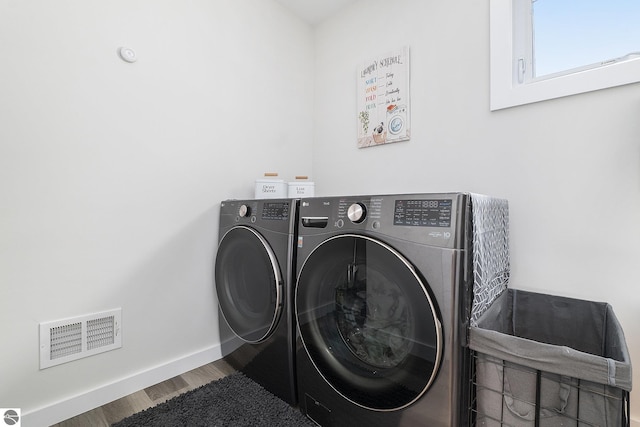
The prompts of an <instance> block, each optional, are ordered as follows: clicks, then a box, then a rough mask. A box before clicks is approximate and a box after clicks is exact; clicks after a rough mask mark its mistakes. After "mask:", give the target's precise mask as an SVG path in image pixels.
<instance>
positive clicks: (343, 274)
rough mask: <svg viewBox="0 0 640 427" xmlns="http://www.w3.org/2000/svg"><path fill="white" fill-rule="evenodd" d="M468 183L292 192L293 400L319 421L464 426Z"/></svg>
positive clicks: (468, 287) (469, 296)
mask: <svg viewBox="0 0 640 427" xmlns="http://www.w3.org/2000/svg"><path fill="white" fill-rule="evenodd" d="M471 233H472V230H471V201H470V196H469V195H468V194H463V193H450V194H403V195H381V196H347V197H326V198H322V197H317V198H309V199H304V198H303V199H301V202H300V210H299V229H298V245H297V246H298V248H297V269H298V275H297V284H296V292H295V299H294V301H295V313H296V318H297V322H298V336H297V346H296V363H297V371H298V390H299V405H300V409H301V410H302V412H303V413H305V414H306V415H307V416H308V417H309V418H311V419H312V420H314V421H315V422H316V423H318V424H319V425H321V426H356V425H360V426H382V427H384V426H412V427H413V426H429V427H438V426H455V427H459V426H464V425H466V423H467V421H468V420H467V416H466V414H467V409H468V407H469V402H468V398H469V390H468V387H469V381H468V369H469V368H468V366H469V361H468V357H469V355H468V348H467V347H466V342H465V337H466V331H467V328H468V324H467V322H468V320H469V313H470V305H471V303H472V286H473V277H472V276H473V274H472V273H471V270H472V267H471V266H472V259H471V248H470V246H471V239H472V236H471Z"/></svg>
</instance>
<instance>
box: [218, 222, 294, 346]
mask: <svg viewBox="0 0 640 427" xmlns="http://www.w3.org/2000/svg"><path fill="white" fill-rule="evenodd" d="M215 283H216V292H217V294H218V303H219V304H220V310H221V311H222V315H223V316H224V318H225V320H226V321H227V323H228V324H229V327H230V328H231V330H232V331H233V333H235V334H236V335H237V336H238V337H240V338H242V339H243V340H245V341H247V342H250V343H257V342H260V341H262V340H264V339H265V338H267V337H268V336H269V335H270V334H271V332H272V331H273V329H274V328H275V326H276V324H277V321H278V318H279V316H280V308H281V299H282V296H281V288H282V280H281V275H280V270H279V268H278V264H277V261H276V257H275V255H274V254H273V251H272V250H271V248H270V247H269V244H268V243H267V242H266V240H265V239H264V238H263V237H262V236H261V235H260V234H259V233H257V232H256V231H254V230H253V229H251V228H248V227H243V226H238V227H234V228H232V229H231V230H229V231H228V232H227V233H226V234H225V235H224V237H223V238H222V240H221V241H220V245H219V246H218V254H217V256H216V266H215Z"/></svg>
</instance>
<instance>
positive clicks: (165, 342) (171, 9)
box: [0, 0, 640, 425]
mask: <svg viewBox="0 0 640 427" xmlns="http://www.w3.org/2000/svg"><path fill="white" fill-rule="evenodd" d="M313 37H314V33H313V31H312V30H311V29H310V28H309V27H307V26H305V25H304V24H302V23H300V22H299V21H297V20H296V19H294V18H292V17H291V15H290V14H289V13H288V12H286V11H284V10H282V9H281V8H280V7H279V6H277V5H275V4H273V3H272V2H270V1H264V0H243V1H242V2H238V1H233V0H216V1H213V2H211V1H209V2H208V1H204V0H192V1H189V2H182V3H180V7H176V3H175V2H169V1H168V0H160V1H150V0H141V1H138V2H133V3H132V2H125V1H122V0H115V1H112V2H107V3H104V4H103V3H97V2H81V1H77V0H62V1H58V2H55V3H51V2H45V1H42V0H34V1H30V2H16V1H10V0H0V200H2V209H0V260H2V261H0V262H1V268H0V325H2V326H0V336H2V339H3V342H4V343H9V344H5V350H4V351H3V353H2V363H1V364H0V405H1V406H3V407H12V406H15V407H21V408H22V409H23V411H25V412H26V413H27V414H29V413H31V414H40V415H42V416H41V417H40V418H39V420H42V419H45V420H46V421H47V422H55V421H57V419H52V418H51V417H53V416H54V415H55V416H58V417H59V419H62V418H65V417H66V416H71V415H74V414H72V413H70V412H72V411H73V410H74V409H76V407H72V406H73V405H72V406H69V405H67V406H65V405H55V404H56V402H58V401H65V400H66V399H70V400H72V401H73V400H74V399H73V396H76V395H80V396H82V395H87V394H88V395H89V396H90V397H91V398H90V399H88V400H84V401H82V402H79V403H78V405H77V407H82V405H85V406H84V410H86V409H88V407H90V405H98V404H100V403H101V402H100V399H101V398H105V399H106V398H107V397H105V395H103V394H100V393H97V392H95V390H100V389H105V388H106V389H108V390H109V393H111V394H114V393H115V394H118V393H120V394H121V395H122V394H126V393H127V390H130V389H135V387H141V386H144V385H145V384H144V381H152V379H158V377H161V376H164V377H167V376H170V375H172V373H173V372H176V371H177V370H179V369H180V368H184V367H185V366H187V365H189V364H195V363H197V362H201V361H202V360H204V359H206V358H210V357H213V355H215V354H216V351H217V349H218V345H219V343H220V337H219V336H218V329H217V316H216V306H215V300H214V293H213V289H212V278H211V276H212V259H213V256H214V251H215V241H216V239H217V221H218V216H217V209H218V204H219V201H220V200H222V199H224V198H228V197H237V198H241V197H249V196H251V194H252V185H253V180H254V179H255V178H256V177H258V176H260V175H261V174H262V173H263V172H264V171H268V170H269V171H270V170H277V171H279V172H280V173H281V175H283V176H284V177H285V178H289V177H291V176H293V175H295V174H301V173H304V174H309V173H310V171H311V172H312V176H313V178H315V181H316V185H317V187H316V188H317V193H318V194H320V195H328V194H344V193H384V192H413V191H416V192H428V191H449V190H460V191H474V192H481V193H486V194H491V195H496V196H501V197H506V198H508V199H509V201H510V204H511V244H512V267H513V281H512V284H513V286H514V287H518V288H524V289H531V290H537V291H542V292H549V293H555V294H561V295H568V296H574V297H578V298H585V299H594V300H604V301H608V302H610V303H612V304H613V306H614V309H615V311H616V313H617V314H618V317H619V318H620V320H621V322H622V324H623V326H624V328H625V331H626V335H627V341H628V343H629V346H630V350H631V352H632V356H633V357H634V359H633V360H634V362H635V364H636V365H639V363H638V362H640V359H639V357H640V356H638V355H640V338H638V337H640V333H639V332H640V331H639V328H640V326H639V325H640V314H639V311H638V307H640V296H638V293H637V292H636V291H635V288H634V287H635V285H636V284H637V279H636V274H634V273H635V269H634V267H635V265H636V264H637V262H638V259H639V256H638V255H639V254H640V250H639V249H638V247H637V242H638V241H640V225H639V222H638V220H637V218H638V212H639V211H640V165H639V164H640V142H639V139H638V135H640V121H639V120H637V118H638V117H639V113H640V86H638V85H632V86H626V87H621V88H616V89H611V90H605V91H601V92H596V93H592V94H587V95H580V96H576V97H571V98H565V99H560V100H556V101H551V102H545V103H541V104H537V105H531V106H526V107H519V108H515V109H510V110H505V111H500V112H496V113H490V112H489V99H488V96H489V88H488V81H489V65H488V56H489V55H488V53H489V47H488V2H486V1H485V2H478V1H474V0H450V1H446V2H444V1H441V2H425V1H422V0H397V1H395V2H394V4H393V7H390V5H389V3H388V2H383V1H381V0H366V1H364V0H363V1H360V2H359V3H356V4H355V5H354V7H352V8H349V9H347V10H345V11H342V12H341V13H340V14H339V15H338V16H336V17H335V18H333V19H331V20H329V21H327V22H325V23H324V24H322V25H321V26H320V27H318V28H317V29H316V31H315V45H314V44H313ZM404 44H408V45H410V47H411V55H412V67H411V68H412V90H411V95H412V104H411V106H412V139H411V141H409V142H401V143H397V144H392V145H388V146H384V147H374V148H369V149H361V150H359V149H357V148H356V142H355V141H356V102H355V72H356V64H358V63H359V62H361V61H362V60H364V59H367V58H369V57H371V56H372V55H377V54H378V53H380V52H385V51H387V50H389V49H394V48H396V47H399V46H402V45H404ZM121 45H125V46H130V47H132V48H134V49H136V51H137V52H138V56H139V60H138V62H137V63H135V64H126V63H124V62H122V61H121V60H120V59H118V57H117V55H116V49H117V48H118V47H119V46H121ZM314 61H315V62H314ZM314 75H315V87H316V90H315V95H314V90H313V86H314V85H313V82H314V77H313V76H314ZM314 99H315V102H313V100H314ZM311 129H315V131H314V132H315V133H314V134H313V135H312V134H311V133H310V130H311ZM312 139H313V147H312V145H311V142H312ZM291 153H294V154H291ZM312 155H313V161H312ZM312 167H313V168H312ZM113 307H122V308H123V324H124V346H123V348H122V349H120V350H115V351H112V352H109V353H105V354H101V355H98V356H93V357H90V358H87V359H82V360H79V361H76V362H73V363H69V364H66V365H61V366H58V367H54V368H50V369H47V370H43V371H39V370H38V341H37V340H38V336H37V335H38V332H37V330H38V328H37V325H38V323H39V322H41V321H48V320H56V319H60V318H64V317H68V316H74V315H81V314H86V313H90V312H94V311H99V310H104V309H110V308H113ZM194 355H195V356H194ZM180 361H186V362H184V363H180ZM147 372H152V374H149V375H146V374H145V373H147ZM176 373H177V372H176ZM128 378H139V381H137V382H136V381H127V379H128ZM635 380H636V381H635V382H636V384H638V376H637V374H636V376H635ZM149 384H150V382H149ZM149 384H146V385H149ZM636 388H637V387H636ZM107 394H108V393H107ZM639 399H640V394H639V393H638V392H634V394H633V395H632V414H633V417H634V418H635V419H640V405H638V404H637V401H638V400H639ZM80 400H82V399H81V398H78V399H75V401H76V402H78V401H80ZM48 405H53V406H54V407H56V406H62V407H63V408H64V409H63V410H61V411H57V412H56V411H53V410H48ZM43 407H44V408H45V409H43V410H40V409H41V408H43ZM65 411H66V412H65ZM47 416H49V418H47ZM28 419H29V416H27V418H25V420H28ZM32 419H34V420H35V419H36V417H35V415H34V416H32ZM43 424H44V423H43ZM32 425H35V424H32Z"/></svg>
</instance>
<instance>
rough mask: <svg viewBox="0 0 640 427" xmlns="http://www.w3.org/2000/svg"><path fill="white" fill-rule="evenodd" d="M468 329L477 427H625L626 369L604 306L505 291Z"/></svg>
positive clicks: (621, 343) (619, 335)
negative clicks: (471, 353)
mask: <svg viewBox="0 0 640 427" xmlns="http://www.w3.org/2000/svg"><path fill="white" fill-rule="evenodd" d="M474 323H475V325H473V326H472V327H471V328H470V331H469V347H470V348H471V350H473V358H472V359H473V360H472V362H473V365H472V370H474V369H475V373H474V375H473V384H472V385H473V386H475V387H473V389H474V390H475V393H474V394H475V396H474V403H473V404H472V408H470V409H471V410H472V412H471V413H472V417H473V418H475V425H476V426H488V427H494V426H513V427H528V426H531V427H537V426H548V427H551V426H553V427H555V426H578V427H586V426H603V427H604V426H606V427H613V426H615V427H618V426H629V422H630V421H629V391H630V390H631V378H632V377H631V361H630V356H629V351H628V349H627V344H626V341H625V338H624V333H623V330H622V327H621V326H620V323H619V322H618V320H617V318H616V316H615V314H614V312H613V309H612V308H611V306H610V305H609V304H607V303H598V302H591V301H584V300H578V299H572V298H564V297H559V296H553V295H546V294H538V293H533V292H526V291H520V290H514V289H507V290H505V292H503V293H502V294H501V295H500V296H499V297H498V298H497V299H496V300H495V301H494V302H493V303H492V304H491V306H490V307H489V308H488V310H487V311H485V312H484V313H483V314H482V315H481V316H480V317H479V318H478V319H477V321H476V322H474Z"/></svg>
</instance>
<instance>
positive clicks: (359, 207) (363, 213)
mask: <svg viewBox="0 0 640 427" xmlns="http://www.w3.org/2000/svg"><path fill="white" fill-rule="evenodd" d="M347 216H348V217H349V219H350V220H351V222H355V223H356V224H357V223H360V222H362V221H364V219H365V218H366V217H367V208H366V207H365V206H364V205H363V204H362V203H354V204H352V205H351V206H349V210H347Z"/></svg>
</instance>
